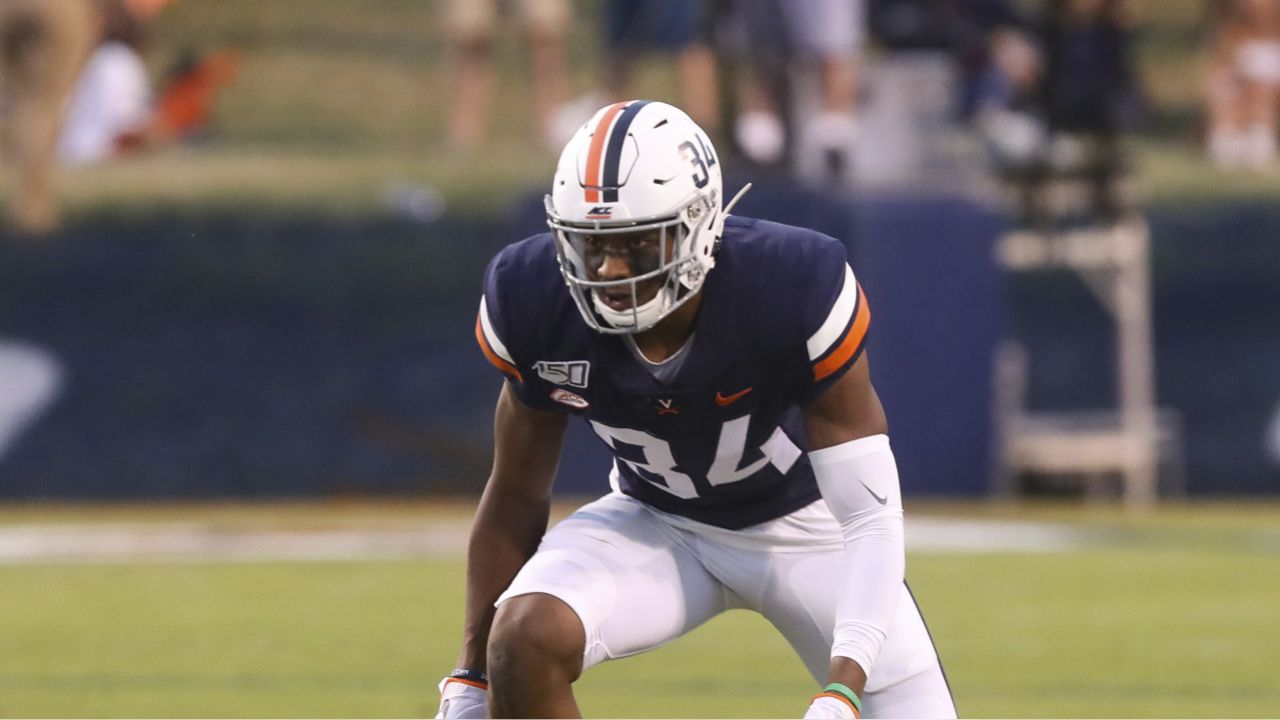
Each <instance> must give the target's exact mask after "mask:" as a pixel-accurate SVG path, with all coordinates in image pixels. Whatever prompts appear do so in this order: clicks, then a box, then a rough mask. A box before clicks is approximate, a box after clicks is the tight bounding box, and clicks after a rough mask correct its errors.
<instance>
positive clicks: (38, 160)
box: [0, 0, 97, 237]
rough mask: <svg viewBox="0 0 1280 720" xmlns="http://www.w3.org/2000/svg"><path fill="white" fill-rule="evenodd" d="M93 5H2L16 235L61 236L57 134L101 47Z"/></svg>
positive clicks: (6, 132) (3, 90)
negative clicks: (96, 46) (90, 61)
mask: <svg viewBox="0 0 1280 720" xmlns="http://www.w3.org/2000/svg"><path fill="white" fill-rule="evenodd" d="M96 12H97V11H96V8H95V7H94V3H92V2H91V1H90V0H57V2H49V1H47V0H6V1H5V2H3V3H0V65H2V67H0V106H2V107H3V108H4V126H3V146H4V148H3V149H4V156H5V160H6V161H7V163H8V164H9V165H10V166H11V168H12V172H13V173H14V179H13V188H14V190H13V195H12V197H11V199H10V202H9V216H10V220H11V224H12V229H13V230H14V231H15V232H16V234H18V235H20V236H25V237H41V236H44V235H47V234H49V233H51V232H53V231H54V229H56V227H57V225H58V210H57V204H56V201H55V192H54V176H53V175H54V169H55V162H56V157H57V143H58V132H59V128H60V127H61V125H62V117H63V113H64V111H65V108H66V104H67V98H68V97H69V95H70V93H71V88H72V86H73V85H74V83H75V79H76V75H77V73H79V71H80V68H81V67H82V66H83V65H84V62H85V59H86V58H87V57H88V56H89V52H90V51H91V50H92V48H93V46H94V43H95V42H96V40H97V38H96V33H95V25H96Z"/></svg>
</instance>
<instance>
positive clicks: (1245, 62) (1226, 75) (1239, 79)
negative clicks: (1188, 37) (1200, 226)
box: [1204, 0, 1280, 169]
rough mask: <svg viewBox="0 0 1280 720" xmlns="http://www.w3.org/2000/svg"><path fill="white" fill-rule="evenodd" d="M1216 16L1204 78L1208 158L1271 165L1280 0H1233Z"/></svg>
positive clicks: (1278, 91) (1278, 100) (1277, 116)
mask: <svg viewBox="0 0 1280 720" xmlns="http://www.w3.org/2000/svg"><path fill="white" fill-rule="evenodd" d="M1215 14H1216V15H1217V16H1218V17H1217V18H1216V22H1215V23H1214V25H1215V29H1214V31H1213V36H1212V38H1211V39H1210V46H1209V52H1210V58H1209V62H1208V68H1207V70H1206V73H1205V79H1204V88H1205V109H1206V115H1207V119H1208V128H1207V138H1208V142H1207V151H1208V154H1209V158H1210V160H1212V161H1213V162H1214V163H1215V164H1216V165H1218V166H1220V167H1228V168H1234V167H1244V168H1253V169H1262V168H1266V167H1269V166H1271V165H1272V164H1274V163H1275V161H1276V156H1277V142H1276V140H1277V132H1280V0H1229V1H1228V2H1226V3H1219V4H1218V5H1217V6H1216V13H1215Z"/></svg>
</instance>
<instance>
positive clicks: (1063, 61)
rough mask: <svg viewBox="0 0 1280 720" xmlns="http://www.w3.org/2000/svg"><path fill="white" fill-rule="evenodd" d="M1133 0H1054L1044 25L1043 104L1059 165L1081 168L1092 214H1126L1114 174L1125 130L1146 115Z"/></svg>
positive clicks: (1055, 166) (1054, 162)
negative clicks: (1136, 55)
mask: <svg viewBox="0 0 1280 720" xmlns="http://www.w3.org/2000/svg"><path fill="white" fill-rule="evenodd" d="M1133 27H1134V16H1133V12H1132V8H1131V6H1130V3H1129V2H1128V0H1050V3H1049V6H1048V11H1047V13H1046V17H1045V22H1044V23H1043V25H1042V28H1041V31H1040V42H1041V46H1042V48H1043V52H1044V76H1043V79H1042V81H1041V91H1040V96H1041V100H1040V102H1041V104H1042V108H1043V112H1044V115H1045V120H1046V121H1047V123H1048V130H1049V133H1050V147H1049V157H1048V162H1049V165H1050V166H1051V169H1052V170H1053V171H1054V172H1066V173H1077V174H1082V175H1084V176H1086V177H1087V178H1088V181H1089V183H1090V186H1091V189H1092V198H1093V199H1092V207H1091V210H1090V214H1091V216H1093V217H1094V218H1096V219H1099V220H1103V221H1111V220H1115V219H1117V217H1118V216H1119V215H1120V214H1121V212H1122V208H1121V207H1120V205H1121V202H1120V198H1119V197H1118V195H1117V191H1116V187H1115V181H1116V180H1117V179H1118V178H1119V177H1120V176H1121V174H1122V173H1123V172H1124V167H1123V166H1124V155H1123V148H1122V146H1121V144H1120V140H1121V137H1122V134H1123V133H1124V132H1125V131H1126V130H1129V129H1131V128H1132V127H1133V126H1134V125H1135V124H1136V122H1137V120H1138V119H1139V117H1140V115H1141V112H1142V106H1143V94H1142V88H1141V83H1140V81H1139V77H1138V72H1137V66H1136V62H1135V59H1134V53H1133Z"/></svg>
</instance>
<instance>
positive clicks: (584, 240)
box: [546, 193, 719, 335]
mask: <svg viewBox="0 0 1280 720" xmlns="http://www.w3.org/2000/svg"><path fill="white" fill-rule="evenodd" d="M546 208H547V218H548V220H547V224H548V225H549V226H550V227H551V229H552V232H553V233H554V234H555V239H556V255H557V258H558V259H559V262H560V269H561V272H562V274H563V275H564V278H565V283H566V284H567V285H568V286H569V291H570V294H571V295H572V297H573V300H574V302H575V303H576V304H577V306H578V310H579V311H580V312H581V313H582V317H583V319H585V320H586V322H587V324H588V325H590V326H591V327H592V329H594V330H596V331H597V332H601V333H606V334H613V335H623V334H632V333H639V332H644V331H645V330H648V329H650V328H652V327H653V326H654V325H657V324H658V323H659V322H661V321H662V320H663V319H664V318H666V317H667V316H669V315H670V314H671V313H673V312H675V311H676V309H678V308H679V307H681V306H682V305H684V304H685V303H686V302H688V301H689V299H690V298H692V297H693V296H694V295H695V294H697V291H698V290H699V289H700V288H701V287H702V283H703V281H704V280H705V278H706V271H707V270H709V269H710V266H711V264H712V262H713V261H712V260H711V253H710V252H709V248H706V249H703V245H705V244H706V242H705V241H706V237H705V235H704V234H709V233H711V230H710V229H709V227H708V226H709V224H710V223H711V222H712V221H713V220H714V218H715V215H716V214H717V213H716V211H717V210H718V209H719V208H718V198H715V197H713V196H709V195H707V194H701V193H700V194H697V195H695V196H693V197H691V198H690V199H689V200H687V201H686V202H685V203H683V204H682V205H680V206H679V207H678V208H676V210H675V212H674V214H666V215H663V216H659V217H651V218H636V219H632V220H626V221H612V222H611V221H603V220H596V221H589V222H581V221H570V220H567V219H565V218H562V217H560V216H559V215H557V214H556V212H555V209H554V207H553V205H552V201H551V198H550V197H549V196H548V198H547V200H546ZM643 233H656V242H653V241H649V242H646V243H643V244H641V243H639V242H638V238H639V237H640V236H642V234H643ZM619 236H626V237H628V238H632V239H633V240H635V241H636V242H637V244H636V246H635V247H632V246H630V245H627V246H623V249H621V250H620V249H619V245H620V244H621V243H619V240H618V238H619ZM699 241H703V242H699ZM700 250H701V252H700ZM606 256H615V257H616V256H624V257H625V259H626V262H627V265H628V268H629V274H628V277H625V278H618V279H613V280H606V279H600V278H598V277H597V275H596V273H597V272H598V270H599V268H600V267H601V265H602V264H603V261H604V258H605V257H606ZM655 283H656V291H654V289H653V288H654V284H655ZM650 292H653V295H652V297H646V296H647V295H648V294H649V293H650ZM627 295H629V297H627ZM610 296H613V297H615V298H617V299H618V300H619V301H625V305H626V307H625V308H614V307H611V306H610V305H609V304H608V302H607V300H606V298H608V297H610Z"/></svg>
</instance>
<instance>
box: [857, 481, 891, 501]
mask: <svg viewBox="0 0 1280 720" xmlns="http://www.w3.org/2000/svg"><path fill="white" fill-rule="evenodd" d="M859 482H861V481H859ZM862 487H863V488H866V491H867V492H869V493H871V497H873V498H875V499H876V502H878V503H880V504H881V505H884V504H885V503H887V502H889V496H888V495H885V496H884V497H881V496H879V495H877V494H876V493H875V491H874V490H872V489H871V488H869V487H867V484H866V483H862Z"/></svg>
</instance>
